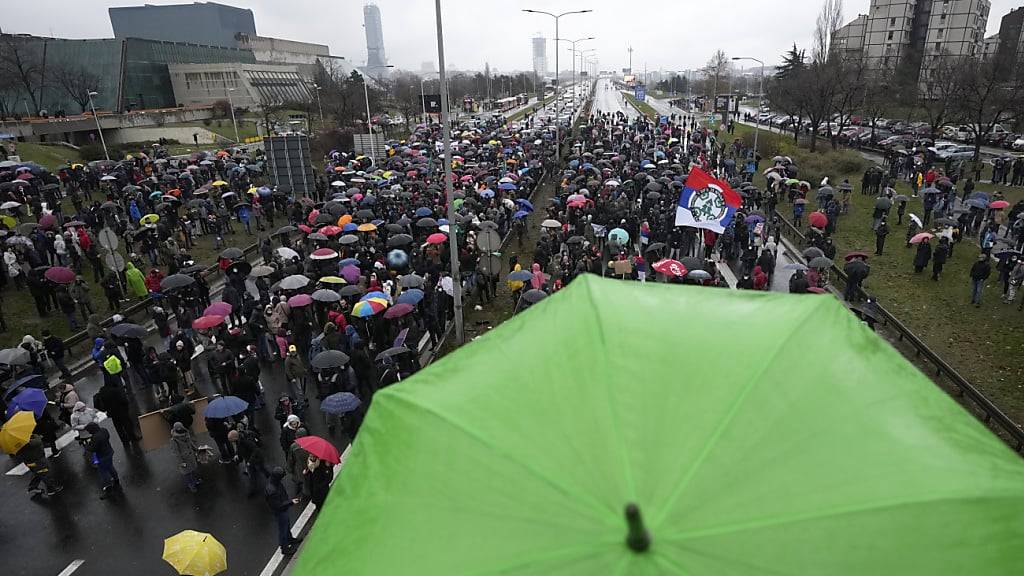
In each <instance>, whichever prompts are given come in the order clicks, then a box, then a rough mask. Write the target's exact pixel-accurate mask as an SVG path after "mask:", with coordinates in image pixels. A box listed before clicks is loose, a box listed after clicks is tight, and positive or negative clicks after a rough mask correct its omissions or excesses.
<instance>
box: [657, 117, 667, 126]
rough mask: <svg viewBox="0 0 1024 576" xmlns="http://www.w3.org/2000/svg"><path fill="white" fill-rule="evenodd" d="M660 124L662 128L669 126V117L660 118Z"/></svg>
mask: <svg viewBox="0 0 1024 576" xmlns="http://www.w3.org/2000/svg"><path fill="white" fill-rule="evenodd" d="M658 124H659V125H661V126H664V125H665V124H668V116H658Z"/></svg>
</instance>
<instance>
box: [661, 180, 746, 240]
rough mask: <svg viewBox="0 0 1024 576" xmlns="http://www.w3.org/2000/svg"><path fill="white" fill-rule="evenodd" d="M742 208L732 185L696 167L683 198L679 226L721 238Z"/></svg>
mask: <svg viewBox="0 0 1024 576" xmlns="http://www.w3.org/2000/svg"><path fill="white" fill-rule="evenodd" d="M742 204H743V200H742V199H741V198H740V195H739V194H737V193H736V191H734V190H733V189H732V188H730V187H729V185H728V184H726V183H725V182H722V181H721V180H715V179H714V178H712V177H711V176H709V175H708V173H707V172H705V171H703V170H701V169H700V168H697V167H693V168H691V169H690V175H689V176H687V178H686V186H685V187H684V188H683V192H682V194H680V195H679V205H678V206H677V207H676V226H690V227H693V228H705V229H707V230H712V231H714V232H718V233H719V234H721V233H722V232H724V231H725V227H726V226H728V225H729V224H730V223H731V222H732V217H733V215H734V214H735V213H736V210H737V209H739V207H740V206H741V205H742Z"/></svg>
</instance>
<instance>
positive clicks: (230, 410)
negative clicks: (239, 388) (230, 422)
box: [203, 396, 249, 418]
mask: <svg viewBox="0 0 1024 576" xmlns="http://www.w3.org/2000/svg"><path fill="white" fill-rule="evenodd" d="M248 408H249V403H248V402H246V401H245V400H242V399H241V398H239V397H237V396H221V397H220V398H215V399H214V400H213V402H210V404H209V405H207V406H206V410H204V411H203V416H204V417H205V418H228V417H230V416H236V415H238V414H241V413H242V412H245V411H246V410H247V409H248Z"/></svg>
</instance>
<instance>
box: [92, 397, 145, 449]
mask: <svg viewBox="0 0 1024 576" xmlns="http://www.w3.org/2000/svg"><path fill="white" fill-rule="evenodd" d="M92 404H93V406H95V407H96V409H97V410H101V411H103V412H106V414H107V416H108V417H109V418H110V421H111V422H113V424H114V431H115V432H117V437H118V438H120V439H121V444H122V445H123V446H124V448H125V450H132V449H133V448H135V447H137V445H138V444H137V443H138V440H139V438H138V436H137V435H136V434H135V419H134V418H132V413H131V403H130V402H129V400H128V395H127V394H125V392H124V388H123V387H122V386H119V385H117V384H115V383H113V382H108V383H106V384H104V385H103V386H102V387H101V388H100V390H99V392H97V393H96V395H95V396H93V398H92Z"/></svg>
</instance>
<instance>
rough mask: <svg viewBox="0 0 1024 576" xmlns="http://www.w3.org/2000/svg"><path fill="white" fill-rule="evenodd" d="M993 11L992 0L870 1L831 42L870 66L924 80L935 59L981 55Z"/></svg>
mask: <svg viewBox="0 0 1024 576" xmlns="http://www.w3.org/2000/svg"><path fill="white" fill-rule="evenodd" d="M989 9H990V3H989V0H871V5H870V7H869V9H868V13H867V14H864V15H860V16H858V17H857V18H856V19H855V20H854V21H853V22H851V23H850V24H847V25H846V26H844V27H843V28H841V29H840V30H839V32H837V33H836V35H835V37H834V38H833V41H834V42H835V45H836V46H837V47H842V49H843V50H844V51H846V52H847V53H848V54H849V53H856V52H857V51H858V50H859V51H860V53H861V55H862V57H863V58H864V62H865V63H866V64H867V65H868V67H870V68H872V69H876V70H881V69H888V70H899V71H900V73H901V74H907V75H912V76H913V77H916V78H918V79H920V80H923V79H925V78H927V77H928V75H929V66H930V64H929V63H930V62H931V61H933V60H934V58H935V57H939V56H943V55H950V56H979V57H980V56H981V55H982V53H983V50H984V34H985V27H986V25H987V24H988V14H989ZM861 30H863V37H861V36H860V32H861ZM858 46H859V48H858Z"/></svg>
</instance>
